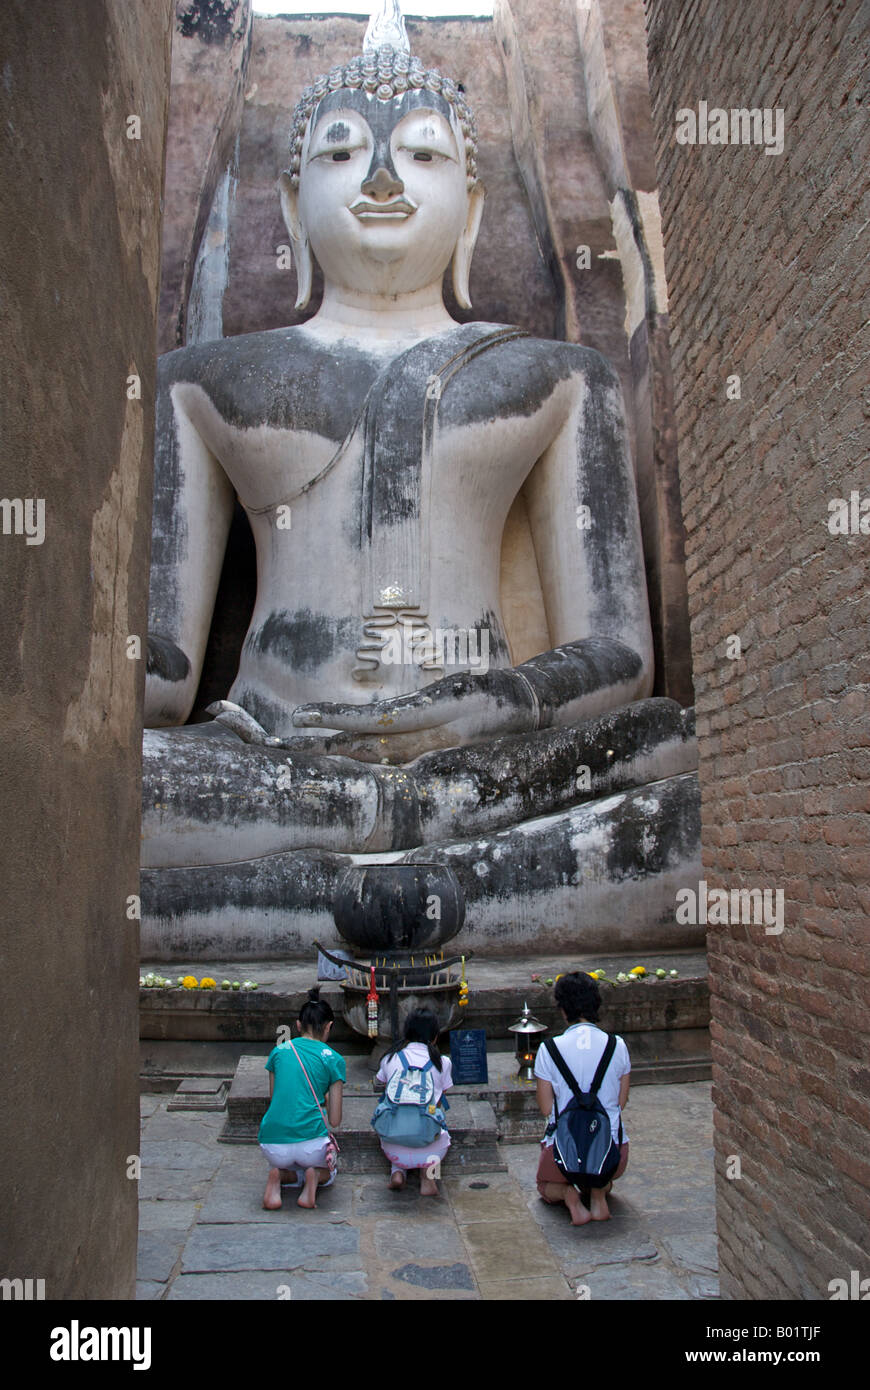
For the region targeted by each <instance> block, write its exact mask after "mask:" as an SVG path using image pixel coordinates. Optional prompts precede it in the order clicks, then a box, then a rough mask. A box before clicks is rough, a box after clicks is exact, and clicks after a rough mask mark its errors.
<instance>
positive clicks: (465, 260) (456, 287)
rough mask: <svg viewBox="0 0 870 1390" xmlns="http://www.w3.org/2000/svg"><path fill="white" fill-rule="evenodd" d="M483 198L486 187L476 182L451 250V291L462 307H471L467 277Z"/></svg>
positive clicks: (478, 229) (478, 227)
mask: <svg viewBox="0 0 870 1390" xmlns="http://www.w3.org/2000/svg"><path fill="white" fill-rule="evenodd" d="M485 198H486V189H485V188H484V186H483V184H482V183H476V184H475V185H474V188H473V189H472V190H471V193H470V194H469V196H468V217H467V219H466V222H465V227H464V228H463V230H462V235H461V236H460V238H459V240H458V242H457V243H456V250H455V251H454V252H453V293H454V294H455V295H456V302H457V304H458V305H459V306H460V308H462V309H470V308H471V295H470V293H469V289H468V277H469V274H470V272H471V258H472V256H473V255H474V248H475V245H476V243H477V234H478V232H479V231H480V219H481V218H482V216H483V204H484V199H485Z"/></svg>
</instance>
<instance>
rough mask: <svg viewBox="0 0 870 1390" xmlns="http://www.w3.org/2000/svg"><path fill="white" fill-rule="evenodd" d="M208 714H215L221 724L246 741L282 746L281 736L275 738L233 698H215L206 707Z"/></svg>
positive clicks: (269, 745)
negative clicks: (212, 702) (235, 702)
mask: <svg viewBox="0 0 870 1390" xmlns="http://www.w3.org/2000/svg"><path fill="white" fill-rule="evenodd" d="M206 714H211V715H213V716H214V718H215V720H216V721H217V722H218V723H219V724H223V725H225V726H226V728H228V729H232V731H233V733H234V734H238V736H239V738H240V739H243V740H244V742H245V743H257V744H264V745H266V746H268V747H275V748H280V747H281V746H282V745H281V740H280V739H279V738H273V737H272V736H271V735H270V734H269V733H268V731H267V730H266V729H264V728H263V726H262V724H258V723H257V720H256V719H255V718H254V716H253V715H252V714H248V711H247V710H246V709H242V707H241V705H236V704H233V701H232V700H215V702H214V704H212V705H208V707H207V708H206Z"/></svg>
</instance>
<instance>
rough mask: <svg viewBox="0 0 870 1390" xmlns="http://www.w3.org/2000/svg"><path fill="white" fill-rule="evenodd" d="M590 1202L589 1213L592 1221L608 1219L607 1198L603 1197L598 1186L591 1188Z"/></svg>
mask: <svg viewBox="0 0 870 1390" xmlns="http://www.w3.org/2000/svg"><path fill="white" fill-rule="evenodd" d="M591 1203H592V1211H591V1213H590V1215H591V1217H592V1220H593V1221H609V1220H610V1208H609V1206H608V1205H607V1198H606V1197H605V1195H604V1193H603V1191H602V1190H601V1188H600V1187H599V1188H593V1189H592V1193H591Z"/></svg>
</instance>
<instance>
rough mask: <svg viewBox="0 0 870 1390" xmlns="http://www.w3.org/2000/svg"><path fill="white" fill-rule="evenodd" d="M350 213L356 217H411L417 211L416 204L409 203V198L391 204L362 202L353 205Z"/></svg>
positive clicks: (398, 199) (397, 199)
mask: <svg viewBox="0 0 870 1390" xmlns="http://www.w3.org/2000/svg"><path fill="white" fill-rule="evenodd" d="M350 211H351V212H352V213H353V215H354V217H360V218H363V217H387V218H393V217H410V216H411V213H412V212H416V211H417V207H416V204H414V203H409V202H408V200H407V198H395V199H393V200H392V201H391V202H389V203H370V202H368V201H364V200H360V201H359V202H357V203H351V205H350Z"/></svg>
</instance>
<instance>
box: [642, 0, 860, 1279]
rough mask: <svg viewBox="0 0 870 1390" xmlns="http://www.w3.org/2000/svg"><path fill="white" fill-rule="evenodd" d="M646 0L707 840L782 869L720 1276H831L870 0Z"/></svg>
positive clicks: (730, 1152)
mask: <svg viewBox="0 0 870 1390" xmlns="http://www.w3.org/2000/svg"><path fill="white" fill-rule="evenodd" d="M648 22H649V67H650V79H651V92H652V100H653V115H654V120H655V124H656V130H657V140H658V149H657V159H658V174H659V187H660V191H661V203H662V218H663V225H664V235H665V247H666V266H667V276H668V285H669V290H670V308H671V342H672V348H673V365H674V376H675V384H676V418H677V430H678V449H679V459H680V478H681V485H682V498H683V508H684V514H685V521H686V529H687V553H688V575H689V602H690V613H691V622H692V646H693V654H694V673H695V684H696V691H697V707H698V736H699V742H700V755H701V773H700V776H701V789H702V800H703V812H702V816H703V844H704V865H705V871H706V876H707V880H708V883H709V885H710V887H711V888H712V887H713V886H716V887H725V888H729V889H730V888H740V887H744V886H745V887H760V888H769V889H773V890H778V889H781V890H782V892H783V893H784V930H783V931H782V933H781V934H776V933H775V932H772V933H769V934H768V933H767V932H766V931H765V928H764V926H760V925H759V926H756V925H750V926H742V925H730V926H715V927H711V928H710V930H709V933H708V940H709V958H710V975H711V990H712V1016H713V1023H712V1031H713V1064H714V1099H715V1105H716V1168H717V1182H718V1200H719V1237H720V1258H721V1268H722V1287H723V1291H724V1293H725V1295H726V1296H728V1297H732V1298H786V1297H797V1298H803V1299H825V1298H828V1297H829V1296H830V1293H829V1288H828V1285H829V1281H830V1280H832V1279H835V1278H843V1279H845V1280H847V1281H848V1279H849V1274H850V1271H851V1270H853V1269H854V1270H859V1271H861V1272H862V1274H863V1275H867V1273H868V1272H870V1271H868V1269H867V1255H866V1250H867V1246H866V1237H867V1228H868V1218H870V1163H868V1154H870V1069H868V1065H867V1033H868V1026H870V1014H868V993H867V974H868V950H867V946H868V935H870V934H868V912H870V850H868V831H870V822H868V815H867V812H868V806H870V762H868V745H870V657H868V654H867V632H868V623H870V598H868V577H870V576H868V570H870V565H868V560H870V535H868V534H867V533H866V532H867V529H868V528H870V520H868V517H870V468H868V463H867V456H866V442H867V414H868V404H870V402H868V386H867V382H868V365H867V355H868V343H867V338H866V334H865V335H864V336H862V335H861V327H862V324H866V321H867V317H868V287H870V271H868V261H867V245H866V230H865V229H866V222H867V215H868V213H867V191H866V168H867V160H868V155H870V128H868V123H867V116H866V111H865V109H864V107H863V104H862V103H863V99H864V95H865V94H866V63H867V53H866V37H867V31H866V6H862V4H861V3H859V0H801V2H800V3H798V2H797V0H796V3H794V4H793V5H791V6H785V7H784V6H781V5H778V6H768V5H755V6H752V5H749V6H747V5H745V4H743V3H737V2H736V0H732V2H731V3H723V0H699V2H698V3H695V4H691V5H685V6H679V7H677V11H675V8H674V6H673V4H672V3H671V2H670V0H649V3H648ZM702 100H703V101H707V102H708V103H709V104H710V106H716V107H723V108H726V109H728V110H730V108H732V107H734V108H753V107H755V108H769V109H770V110H771V111H772V110H774V109H775V108H777V107H778V108H781V109H782V110H783V112H784V121H785V126H784V151H783V153H782V154H778V155H777V154H772V155H767V154H765V152H764V149H763V148H762V147H761V146H759V145H739V146H734V145H730V144H728V145H722V146H719V145H709V144H708V145H706V146H702V145H700V144H696V145H690V144H678V143H676V141H675V117H676V112H677V110H678V109H680V108H693V109H694V110H695V111H696V112H697V111H698V103H699V101H702ZM731 375H738V376H739V377H740V389H741V394H740V399H727V398H726V379H727V378H728V377H729V376H731ZM732 394H733V388H732ZM853 490H854V491H855V492H857V493H858V495H859V496H858V499H857V500H858V505H860V504H861V499H864V500H863V506H864V508H865V510H864V512H863V513H859V514H858V520H859V527H860V518H861V516H863V522H864V527H865V530H864V531H863V532H862V531H861V530H860V529H858V530H857V532H856V531H854V530H853V531H852V532H851V534H836V535H835V534H832V533H831V531H830V529H829V520H831V519H832V513H830V512H829V507H830V504H831V502H832V500H833V499H836V498H840V499H846V500H850V494H851V493H852V492H853ZM732 636H737V637H739V639H740V643H741V649H742V655H741V656H740V658H739V659H737V660H729V659H728V657H727V654H726V653H727V643H728V640H729V638H730V637H732ZM731 650H732V651H733V650H734V648H733V646H732V648H731ZM695 888H697V885H695ZM735 1158H736V1159H737V1160H739V1164H740V1174H741V1175H740V1176H739V1177H736V1176H734V1175H735V1173H736V1172H737V1169H736V1167H735V1163H734V1159H735Z"/></svg>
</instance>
